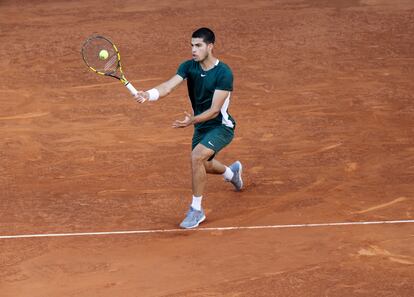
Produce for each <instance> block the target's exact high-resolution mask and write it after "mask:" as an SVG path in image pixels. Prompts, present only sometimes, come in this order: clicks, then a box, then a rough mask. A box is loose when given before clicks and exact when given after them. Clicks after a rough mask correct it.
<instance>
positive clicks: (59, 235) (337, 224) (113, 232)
mask: <svg viewBox="0 0 414 297" xmlns="http://www.w3.org/2000/svg"><path fill="white" fill-rule="evenodd" d="M409 223H414V220H399V221H371V222H342V223H318V224H296V225H263V226H239V227H211V228H196V229H153V230H135V231H109V232H85V233H52V234H25V235H4V236H0V239H13V238H34V237H68V236H96V235H119V234H150V233H178V232H190V231H229V230H253V229H282V228H305V227H327V226H350V225H379V224H409Z"/></svg>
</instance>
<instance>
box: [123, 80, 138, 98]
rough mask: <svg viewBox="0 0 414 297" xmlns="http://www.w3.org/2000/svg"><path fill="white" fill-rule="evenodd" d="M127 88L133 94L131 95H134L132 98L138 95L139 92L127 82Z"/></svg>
mask: <svg viewBox="0 0 414 297" xmlns="http://www.w3.org/2000/svg"><path fill="white" fill-rule="evenodd" d="M125 86H126V87H127V89H128V90H129V91H130V92H131V94H132V96H134V97H135V96H136V95H137V94H138V91H137V90H136V89H135V88H134V86H133V85H132V84H131V83H130V82H127V83H126V84H125Z"/></svg>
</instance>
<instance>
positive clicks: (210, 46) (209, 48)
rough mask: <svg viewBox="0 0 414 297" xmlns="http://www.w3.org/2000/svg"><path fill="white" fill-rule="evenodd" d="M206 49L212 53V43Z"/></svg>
mask: <svg viewBox="0 0 414 297" xmlns="http://www.w3.org/2000/svg"><path fill="white" fill-rule="evenodd" d="M207 48H208V50H209V51H210V52H212V51H213V48H214V43H209V44H207Z"/></svg>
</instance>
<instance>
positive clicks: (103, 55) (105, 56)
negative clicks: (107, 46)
mask: <svg viewBox="0 0 414 297" xmlns="http://www.w3.org/2000/svg"><path fill="white" fill-rule="evenodd" d="M108 57H109V53H108V51H107V50H104V49H103V50H101V51H100V52H99V59H101V60H106V59H108Z"/></svg>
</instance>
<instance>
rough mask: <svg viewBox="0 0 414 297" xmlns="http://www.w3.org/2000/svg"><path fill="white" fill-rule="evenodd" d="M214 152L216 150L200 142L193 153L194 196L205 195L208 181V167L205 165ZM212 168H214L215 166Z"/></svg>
mask: <svg viewBox="0 0 414 297" xmlns="http://www.w3.org/2000/svg"><path fill="white" fill-rule="evenodd" d="M213 154H214V151H213V150H212V149H209V148H207V147H205V146H204V145H202V144H198V145H197V146H196V147H195V148H194V150H193V152H192V153H191V169H192V174H193V175H192V181H193V195H194V196H197V197H200V196H202V195H203V191H204V187H205V185H206V181H207V174H206V173H207V169H206V167H205V163H206V162H207V160H208V159H209V158H210V157H211V156H212V155H213ZM211 169H212V170H214V167H212V168H211ZM218 169H220V168H218ZM223 172H224V170H223ZM223 172H222V173H223Z"/></svg>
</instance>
